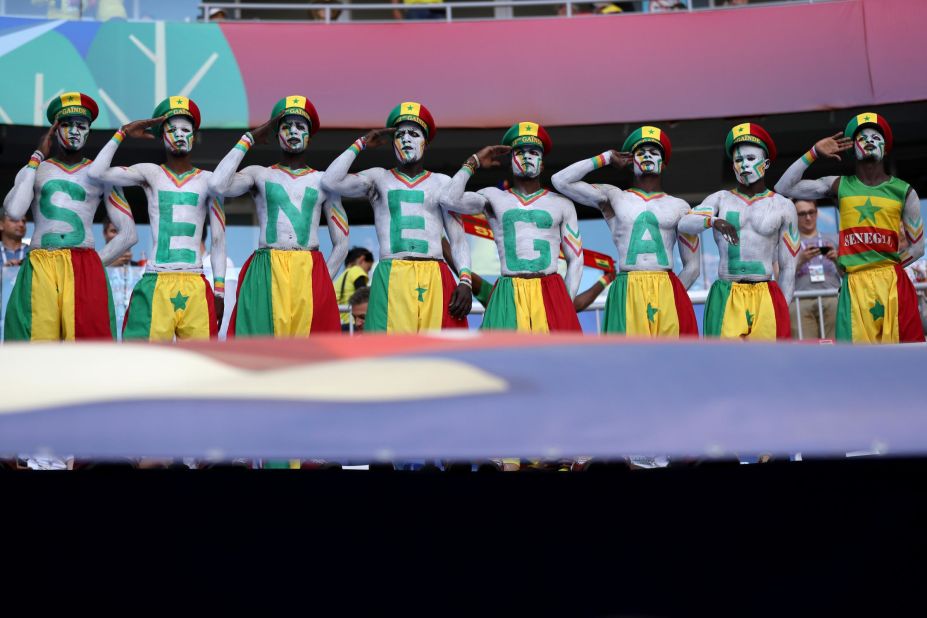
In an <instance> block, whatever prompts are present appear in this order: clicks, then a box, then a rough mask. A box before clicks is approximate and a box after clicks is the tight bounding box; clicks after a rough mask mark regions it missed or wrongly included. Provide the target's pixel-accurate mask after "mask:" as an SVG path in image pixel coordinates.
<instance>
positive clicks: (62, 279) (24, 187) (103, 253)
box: [3, 92, 137, 341]
mask: <svg viewBox="0 0 927 618" xmlns="http://www.w3.org/2000/svg"><path fill="white" fill-rule="evenodd" d="M97 112H98V108H97V104H96V102H94V100H93V99H91V98H90V97H89V96H87V95H86V94H83V93H80V92H68V93H65V94H62V95H61V96H58V97H55V99H54V100H52V102H51V104H50V105H49V106H48V110H47V112H46V116H47V118H48V121H49V122H50V123H51V124H52V127H51V128H50V129H49V130H48V132H47V133H46V134H45V135H44V136H43V137H42V140H41V141H40V142H39V147H38V149H37V150H36V151H35V152H34V153H33V154H32V158H31V159H30V160H29V163H28V164H27V165H26V167H24V168H22V169H21V170H20V171H19V173H18V174H17V175H16V180H15V182H14V184H13V189H12V190H11V191H10V192H9V194H7V196H6V199H4V201H3V207H4V210H5V212H6V213H7V215H8V216H9V217H10V218H12V219H22V218H23V217H24V216H25V214H26V211H27V210H28V209H29V207H30V206H31V207H32V215H33V218H34V219H35V232H34V233H33V236H32V247H31V251H30V252H29V254H28V256H27V258H26V259H25V261H24V263H23V266H22V268H21V269H20V271H19V274H18V275H17V278H16V284H15V287H14V288H13V292H12V294H11V296H10V301H9V305H8V307H7V313H6V322H5V337H6V339H7V340H9V341H29V340H60V339H63V340H72V339H115V337H116V319H115V315H114V313H113V311H114V309H113V298H112V293H111V292H110V289H109V282H108V280H107V278H106V272H105V271H104V270H103V266H104V265H109V264H110V263H112V262H113V261H114V260H116V259H117V258H119V256H121V255H122V254H123V253H124V252H125V251H126V250H128V249H129V247H131V246H132V245H134V244H135V242H136V240H137V236H136V231H135V221H134V219H133V218H132V211H131V210H130V209H129V205H128V203H127V202H126V201H125V198H124V197H123V195H122V192H121V191H119V190H112V189H111V187H109V186H108V185H106V184H104V183H102V182H100V181H98V180H96V179H94V178H93V177H92V176H91V175H90V173H89V166H90V163H91V161H90V159H86V158H84V155H83V148H84V144H86V142H87V137H88V135H89V134H90V124H91V123H92V122H93V121H94V120H95V119H96V117H97ZM54 141H57V142H58V146H57V152H56V154H55V156H54V157H50V156H49V155H50V154H51V152H52V149H53V142H54ZM104 195H106V196H107V198H106V202H105V204H106V213H107V215H108V216H109V219H110V221H112V222H113V225H114V226H115V227H116V230H117V233H116V236H115V237H114V238H113V239H112V241H110V242H109V243H108V244H107V245H106V246H104V247H103V248H102V249H101V250H100V252H99V254H98V253H97V252H96V251H94V241H93V229H92V224H93V215H94V213H96V211H97V207H98V206H99V204H100V198H101V197H102V196H104Z"/></svg>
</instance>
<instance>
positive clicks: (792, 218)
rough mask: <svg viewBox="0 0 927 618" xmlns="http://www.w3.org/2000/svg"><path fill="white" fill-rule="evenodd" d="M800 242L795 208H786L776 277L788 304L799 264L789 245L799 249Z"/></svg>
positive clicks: (780, 236)
mask: <svg viewBox="0 0 927 618" xmlns="http://www.w3.org/2000/svg"><path fill="white" fill-rule="evenodd" d="M789 206H791V205H789ZM787 239H788V240H787ZM800 242H801V239H800V237H799V235H798V215H797V214H796V213H795V209H794V208H791V207H789V208H786V209H785V216H784V217H783V219H782V225H781V226H780V227H779V274H778V276H777V277H776V282H777V283H778V284H779V287H780V288H781V289H782V295H783V296H785V302H786V303H791V302H792V293H793V292H794V291H795V267H796V266H797V264H798V257H797V255H798V254H795V255H792V252H791V251H790V250H789V243H791V244H792V246H794V247H798V246H800V245H799V243H800Z"/></svg>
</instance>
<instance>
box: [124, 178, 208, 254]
mask: <svg viewBox="0 0 927 618" xmlns="http://www.w3.org/2000/svg"><path fill="white" fill-rule="evenodd" d="M132 168H133V169H135V170H137V171H138V172H140V173H141V174H142V175H143V176H144V177H145V184H144V185H142V187H143V188H144V190H145V196H146V197H147V198H148V217H149V220H150V223H151V241H152V250H151V253H150V254H149V255H150V257H149V259H148V264H147V267H146V270H148V271H155V272H157V271H189V272H198V271H201V270H202V269H203V256H202V254H201V253H200V239H201V238H202V235H203V226H204V225H205V224H206V221H207V217H208V215H209V209H210V208H216V205H215V204H213V202H214V198H212V196H211V195H210V194H209V190H208V188H207V186H206V183H207V181H208V179H209V176H210V175H211V172H207V171H204V170H201V169H197V168H193V169H192V170H190V171H189V172H187V173H185V174H182V175H180V176H178V175H176V174H174V173H173V172H171V171H170V170H168V169H167V168H166V167H165V166H163V165H155V164H153V163H139V164H137V165H133V166H132ZM223 218H224V217H223Z"/></svg>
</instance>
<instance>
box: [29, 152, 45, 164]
mask: <svg viewBox="0 0 927 618" xmlns="http://www.w3.org/2000/svg"><path fill="white" fill-rule="evenodd" d="M44 160H45V155H43V154H42V153H41V151H39V150H36V151H35V152H33V153H32V156H31V157H29V163H27V165H28V167H30V168H32V169H35V168H37V167H38V166H39V164H40V163H42V161H44Z"/></svg>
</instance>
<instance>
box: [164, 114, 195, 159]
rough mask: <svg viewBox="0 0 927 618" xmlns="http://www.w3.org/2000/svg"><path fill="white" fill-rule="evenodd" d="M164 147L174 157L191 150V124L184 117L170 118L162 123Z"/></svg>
mask: <svg viewBox="0 0 927 618" xmlns="http://www.w3.org/2000/svg"><path fill="white" fill-rule="evenodd" d="M164 147H165V148H166V149H167V150H168V151H169V152H170V153H171V154H174V155H184V154H187V153H188V152H190V151H191V150H193V122H192V121H191V120H190V119H189V118H187V117H186V116H171V117H170V118H168V119H167V120H166V121H165V122H164Z"/></svg>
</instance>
